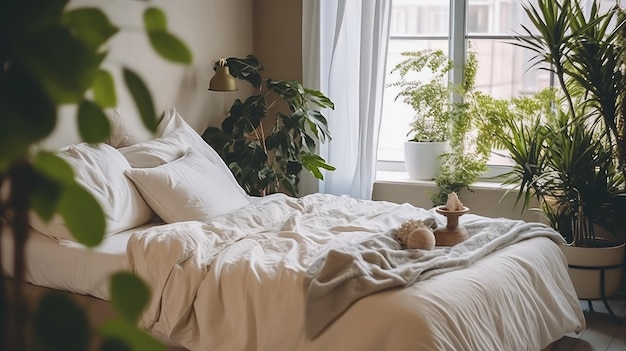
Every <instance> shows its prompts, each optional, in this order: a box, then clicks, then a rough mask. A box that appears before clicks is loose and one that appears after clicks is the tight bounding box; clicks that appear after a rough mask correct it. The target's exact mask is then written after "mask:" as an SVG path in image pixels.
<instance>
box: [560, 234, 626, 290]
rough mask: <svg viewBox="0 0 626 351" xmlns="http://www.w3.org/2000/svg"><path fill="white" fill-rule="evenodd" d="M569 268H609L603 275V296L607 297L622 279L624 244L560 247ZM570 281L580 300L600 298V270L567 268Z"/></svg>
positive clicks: (618, 285)
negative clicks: (597, 246)
mask: <svg viewBox="0 0 626 351" xmlns="http://www.w3.org/2000/svg"><path fill="white" fill-rule="evenodd" d="M561 250H562V251H563V253H564V254H565V258H567V264H568V265H569V266H572V265H574V266H582V267H610V266H619V268H614V269H607V270H605V273H604V274H605V275H604V291H605V296H606V297H609V296H611V295H613V294H615V293H616V292H617V290H618V289H619V287H620V282H621V279H622V267H623V263H624V244H621V245H619V246H612V247H601V248H595V247H593V248H591V247H574V246H561ZM568 272H569V276H570V279H571V280H572V283H573V284H574V289H576V295H578V298H579V299H581V300H595V299H600V298H601V297H602V294H601V291H600V287H601V285H600V270H589V269H576V268H571V267H570V268H568Z"/></svg>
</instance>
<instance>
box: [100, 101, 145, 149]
mask: <svg viewBox="0 0 626 351" xmlns="http://www.w3.org/2000/svg"><path fill="white" fill-rule="evenodd" d="M104 113H105V115H106V116H107V117H108V119H109V123H110V124H111V134H110V135H109V145H111V146H113V147H114V148H120V147H124V146H129V145H133V144H137V143H140V142H143V141H147V140H150V139H152V138H154V135H153V133H152V132H150V131H149V130H148V129H147V128H146V127H145V126H144V125H143V121H142V120H141V117H139V114H138V112H137V110H136V108H135V107H121V106H117V107H114V108H108V109H106V110H104Z"/></svg>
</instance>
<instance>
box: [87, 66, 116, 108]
mask: <svg viewBox="0 0 626 351" xmlns="http://www.w3.org/2000/svg"><path fill="white" fill-rule="evenodd" d="M91 89H92V90H93V98H94V101H95V102H96V103H97V104H98V105H100V107H102V108H107V107H114V106H117V96H116V95H115V82H114V80H113V76H112V75H111V73H109V72H108V71H105V70H103V69H100V70H98V73H97V74H96V79H95V80H94V81H93V85H92V86H91Z"/></svg>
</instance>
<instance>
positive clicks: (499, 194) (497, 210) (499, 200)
mask: <svg viewBox="0 0 626 351" xmlns="http://www.w3.org/2000/svg"><path fill="white" fill-rule="evenodd" d="M513 188H514V186H513V185H502V183H501V182H500V181H495V180H491V181H486V180H481V181H478V182H476V183H474V184H471V185H470V186H469V189H470V190H469V191H468V190H467V189H461V191H460V192H459V198H460V199H461V201H462V202H463V204H464V205H466V206H467V207H469V208H470V212H471V213H474V214H478V215H482V216H487V217H505V218H512V219H522V220H525V221H542V216H541V213H540V212H537V211H533V210H525V211H522V210H521V208H520V206H521V205H520V204H516V198H517V192H516V191H515V190H513V191H511V192H508V191H509V190H511V189H513ZM436 191H437V186H436V185H435V182H434V181H428V180H416V179H411V178H409V176H408V174H407V173H406V172H405V171H378V172H377V173H376V181H375V182H374V188H373V192H372V199H373V200H383V201H390V202H395V203H410V204H412V205H414V206H417V207H421V208H426V209H428V208H432V207H433V203H432V201H431V199H430V195H431V194H432V193H435V192H436ZM536 207H538V204H537V203H536V201H535V200H534V199H533V200H531V203H530V208H536Z"/></svg>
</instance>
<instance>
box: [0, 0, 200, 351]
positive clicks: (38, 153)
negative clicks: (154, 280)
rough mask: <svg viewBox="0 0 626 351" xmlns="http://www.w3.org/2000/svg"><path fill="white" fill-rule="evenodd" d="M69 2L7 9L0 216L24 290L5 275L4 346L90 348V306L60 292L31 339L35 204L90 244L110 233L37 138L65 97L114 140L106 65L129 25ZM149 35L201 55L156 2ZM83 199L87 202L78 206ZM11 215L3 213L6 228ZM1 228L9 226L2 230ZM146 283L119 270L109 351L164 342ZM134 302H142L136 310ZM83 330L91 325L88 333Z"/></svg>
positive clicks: (140, 96)
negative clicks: (28, 261) (27, 291)
mask: <svg viewBox="0 0 626 351" xmlns="http://www.w3.org/2000/svg"><path fill="white" fill-rule="evenodd" d="M67 2H68V1H67V0H35V1H22V0H7V1H4V2H3V6H2V11H1V12H0V26H1V29H0V36H1V40H0V63H1V64H2V69H0V91H1V92H0V124H1V125H2V128H1V129H0V189H4V188H5V187H7V188H8V192H9V194H8V196H6V197H5V196H3V197H0V216H2V217H4V218H7V219H8V223H9V225H10V226H11V229H12V233H13V238H14V243H15V244H14V290H13V292H12V294H11V295H12V298H11V302H12V303H9V301H8V297H7V291H6V290H7V288H6V284H5V281H6V279H7V278H5V277H2V279H0V284H1V285H0V343H2V344H1V345H0V349H3V350H20V351H21V350H25V349H27V348H30V347H31V346H34V347H37V348H38V349H46V350H86V349H87V348H88V346H89V339H90V335H91V332H92V331H91V330H90V328H91V327H90V326H89V323H88V320H87V318H86V316H85V314H84V312H83V311H82V310H81V309H80V308H79V307H78V306H77V305H76V304H75V303H74V302H73V301H72V300H70V299H69V298H67V297H64V296H63V295H60V294H51V295H48V296H45V297H44V298H42V299H41V300H40V301H39V305H38V308H37V310H36V311H34V313H33V314H32V320H33V322H34V324H33V327H32V330H33V332H34V336H35V339H34V342H33V343H34V345H30V344H28V343H27V340H30V338H27V337H26V330H27V328H26V327H27V325H26V322H27V321H29V320H31V317H30V313H29V312H28V308H27V306H26V304H25V302H24V296H23V293H22V285H23V283H24V274H25V269H26V267H25V261H24V248H25V243H26V240H27V237H28V226H29V219H28V218H29V217H28V213H29V211H30V210H33V211H35V212H36V213H37V214H38V215H39V216H40V217H41V218H43V219H45V220H49V219H50V218H52V216H53V215H54V214H55V213H59V214H60V215H61V216H62V217H63V218H64V220H65V222H66V224H67V226H68V228H69V229H70V231H71V232H72V233H73V234H74V235H75V237H76V238H77V240H78V241H79V242H81V243H82V244H85V245H87V246H89V247H93V246H95V245H97V244H98V243H99V242H100V241H101V240H102V237H103V235H104V230H105V220H104V215H103V212H102V209H101V208H100V205H99V204H98V202H97V201H96V200H95V199H94V197H93V196H92V195H91V194H90V193H89V192H88V191H86V190H85V189H84V188H82V187H81V186H80V185H79V184H78V183H77V182H76V181H75V180H74V177H73V172H72V169H71V168H70V167H69V165H68V164H67V163H66V162H65V161H63V160H62V159H61V158H59V157H57V156H55V155H54V153H52V152H48V151H44V150H40V148H38V147H37V144H38V143H39V142H40V141H41V140H43V139H44V138H46V137H47V136H48V135H49V134H50V133H51V132H52V131H53V129H54V128H55V127H56V125H57V110H58V107H59V106H61V105H75V106H77V107H78V108H77V111H78V112H77V123H78V130H79V132H80V135H81V137H82V139H83V140H85V141H87V142H90V143H97V142H101V141H104V140H106V139H107V137H108V136H109V134H110V126H109V122H108V119H107V118H106V116H105V114H104V112H103V109H105V108H108V107H113V106H115V105H116V103H117V98H116V94H115V89H114V80H113V76H112V75H111V73H110V72H108V71H107V70H105V69H102V68H101V64H102V62H103V60H104V59H105V58H106V56H107V51H106V48H107V46H106V44H107V42H108V41H109V40H110V39H111V38H112V37H113V36H114V35H115V34H116V33H118V32H119V30H120V28H118V27H117V26H115V25H114V24H113V23H111V21H110V20H109V18H108V17H107V15H106V14H105V13H103V12H102V11H101V10H100V9H98V8H95V7H80V8H76V7H74V8H71V9H67V8H66V6H67ZM143 23H144V27H145V31H146V34H147V36H148V38H149V40H150V43H151V44H152V46H153V48H154V49H155V51H156V52H157V53H158V54H159V55H160V56H162V57H163V58H165V59H167V60H169V61H172V62H177V63H189V62H191V53H190V51H189V50H188V49H187V47H186V45H185V44H184V43H183V42H182V41H180V40H179V39H178V38H177V37H176V36H174V35H172V34H171V33H169V31H168V29H167V21H166V17H165V14H164V13H163V12H162V11H161V10H160V9H159V8H156V7H148V8H147V9H146V10H145V11H144V13H143ZM123 78H124V81H125V83H126V86H127V87H128V89H129V91H130V92H131V95H132V96H133V98H134V101H135V103H136V105H137V108H138V110H139V112H140V115H141V118H142V120H143V122H144V124H145V125H146V127H147V128H148V129H150V130H155V129H156V113H155V111H154V104H153V102H152V99H151V96H150V92H149V90H148V88H147V87H146V85H145V84H144V83H143V81H142V79H141V78H140V77H139V75H138V74H137V73H135V72H134V71H133V70H131V69H129V68H127V67H124V68H123ZM77 203H80V204H81V206H73V205H72V204H77ZM3 224H4V221H0V226H2V225H3ZM0 229H1V228H0ZM148 294H149V291H148V289H147V286H146V285H145V283H143V282H142V281H141V280H140V279H139V278H138V277H136V276H134V275H132V274H130V273H125V272H122V273H118V274H115V275H114V276H113V277H112V283H111V295H112V299H113V305H114V306H115V307H116V309H117V311H118V314H119V315H120V317H119V318H117V319H115V320H113V321H110V322H108V323H106V324H105V325H104V326H103V327H102V328H101V329H99V330H98V331H97V333H98V334H99V335H100V336H102V338H103V342H102V344H101V347H100V349H101V350H112V349H129V350H130V349H136V350H138V349H142V348H143V349H150V350H157V349H162V347H160V346H159V343H158V342H156V341H155V340H153V339H152V338H151V337H150V336H149V335H148V334H146V333H145V332H143V331H142V330H140V329H139V328H138V327H137V325H136V322H137V319H138V317H139V314H140V312H141V310H142V309H143V306H145V305H146V304H147V301H148ZM128 306H133V308H132V309H129V308H128ZM81 332H82V333H81Z"/></svg>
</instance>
